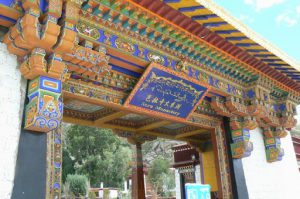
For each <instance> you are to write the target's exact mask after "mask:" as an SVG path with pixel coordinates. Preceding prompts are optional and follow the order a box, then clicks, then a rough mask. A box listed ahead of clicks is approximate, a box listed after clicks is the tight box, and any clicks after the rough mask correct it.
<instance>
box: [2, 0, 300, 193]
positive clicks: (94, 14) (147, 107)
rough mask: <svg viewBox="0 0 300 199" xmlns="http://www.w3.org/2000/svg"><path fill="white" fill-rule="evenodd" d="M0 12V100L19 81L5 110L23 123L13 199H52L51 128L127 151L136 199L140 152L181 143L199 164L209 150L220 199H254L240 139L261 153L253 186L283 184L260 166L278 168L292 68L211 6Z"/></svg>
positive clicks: (38, 0)
mask: <svg viewBox="0 0 300 199" xmlns="http://www.w3.org/2000/svg"><path fill="white" fill-rule="evenodd" d="M199 2H201V3H199ZM202 4H203V5H202ZM214 10H215V11H214ZM0 11H1V15H0V33H1V34H0V37H1V39H2V40H1V46H0V48H1V51H0V55H1V58H3V60H4V61H3V64H2V65H1V67H2V66H3V68H4V67H6V68H4V69H3V70H5V73H3V74H5V75H4V78H3V79H8V80H11V82H10V81H7V82H9V83H7V86H5V89H6V90H8V91H9V92H10V86H11V85H9V84H12V85H13V84H14V85H15V84H16V79H21V76H22V78H23V79H24V81H23V83H20V84H22V85H18V86H17V88H14V89H12V90H13V92H12V93H10V94H9V95H8V96H10V95H13V94H14V95H13V96H15V95H19V93H18V92H21V91H22V90H26V97H25V96H24V98H26V101H25V102H24V100H23V101H22V100H21V99H20V103H21V107H19V108H18V109H17V110H16V112H18V113H19V114H20V113H22V112H24V114H23V115H22V116H21V118H22V122H20V121H19V123H20V124H21V123H22V128H21V130H18V132H17V133H19V134H17V136H16V137H18V138H19V137H20V142H19V144H18V146H17V147H16V148H18V157H17V160H16V163H13V164H12V165H13V166H12V167H16V169H15V175H12V176H13V177H11V178H12V179H10V180H8V181H9V184H10V185H9V186H11V187H13V188H9V189H13V190H12V191H8V194H11V192H12V198H13V199H15V198H16V199H20V198H25V199H28V198H29V199H43V198H47V199H48V198H59V197H60V190H61V182H60V181H61V180H60V175H61V166H62V165H61V132H60V128H61V123H62V121H65V122H68V123H74V124H79V125H86V126H93V127H102V128H110V129H113V130H114V132H115V133H116V134H118V135H119V136H122V137H126V138H127V139H128V141H130V142H131V143H133V144H135V145H136V152H137V153H136V177H135V178H134V179H135V181H134V184H135V185H134V187H136V188H135V189H134V191H136V193H135V198H138V199H143V198H144V196H143V193H142V191H141V190H143V189H144V188H143V183H142V179H143V177H142V173H141V172H142V164H141V162H142V157H141V153H140V152H141V144H142V143H143V142H145V141H147V140H152V139H155V138H156V137H163V138H168V139H175V140H182V141H186V142H188V143H189V144H190V145H191V146H193V147H194V148H196V149H197V150H199V151H202V153H206V152H207V150H208V148H207V143H211V146H212V151H213V153H211V154H212V155H211V156H209V157H212V156H213V158H212V159H213V161H211V162H212V164H213V165H214V167H215V176H216V177H215V178H214V179H216V181H217V182H216V183H215V185H214V186H213V189H214V190H215V191H217V192H218V196H219V197H220V198H224V199H227V198H233V197H234V198H248V191H247V186H249V187H251V189H249V190H250V191H251V194H252V195H253V197H254V198H255V196H256V195H255V194H256V193H258V194H261V192H262V191H261V187H259V186H258V185H257V182H256V180H255V178H253V177H252V176H253V173H251V172H254V173H255V172H256V171H261V170H260V168H257V167H256V166H255V163H256V162H255V163H254V164H253V163H251V164H250V163H249V162H245V165H247V166H248V167H246V166H245V168H246V169H245V173H244V171H243V168H244V166H243V162H242V161H241V160H240V159H241V158H244V157H249V156H250V155H251V152H252V151H253V140H251V139H250V130H255V133H256V134H255V135H256V136H257V137H256V140H255V141H256V142H257V143H258V142H260V144H258V145H257V146H258V147H260V148H259V149H260V150H258V151H257V152H258V156H257V157H260V159H259V160H255V161H257V162H259V164H260V165H262V166H261V168H263V169H264V172H266V174H265V177H262V178H261V179H260V180H264V182H265V184H268V185H269V184H272V183H273V178H269V177H270V176H276V177H277V175H278V176H281V175H282V176H283V175H284V174H286V173H287V172H282V171H281V170H280V169H278V168H279V167H278V168H277V167H271V166H270V164H268V163H271V162H276V161H281V160H282V159H283V156H284V151H283V149H282V148H281V138H284V137H285V136H287V135H288V133H287V131H286V130H289V129H291V128H292V127H293V126H294V125H295V124H296V120H295V119H294V114H295V107H296V105H297V104H299V102H300V94H299V92H300V86H299V81H300V76H299V72H298V71H297V69H296V68H297V67H293V66H291V63H293V62H292V61H286V60H287V59H286V58H285V57H284V58H280V57H279V56H278V55H281V53H278V52H276V54H277V55H276V54H274V53H272V52H271V51H270V49H273V47H268V48H266V47H264V46H263V45H260V44H259V42H258V41H254V40H253V38H255V37H254V36H253V35H252V33H251V34H250V35H251V36H249V37H248V36H247V34H246V33H247V32H248V30H247V29H246V30H245V29H244V26H240V27H239V28H235V25H236V24H238V23H237V22H236V21H233V20H231V18H230V17H228V16H225V17H223V18H224V19H223V18H222V16H224V14H223V11H222V10H220V9H216V8H215V6H214V5H213V4H212V3H210V1H204V0H197V1H190V0H189V1H187V0H176V1H173V0H172V1H168V0H167V1H161V0H117V1H116V0H22V1H20V0H7V1H0ZM225 19H226V20H225ZM227 20H228V21H233V22H232V23H231V22H230V23H231V24H235V25H231V24H230V23H229V22H228V21H227ZM242 29H243V30H244V33H243V32H242V31H241V30H242ZM259 41H260V40H259ZM270 57H271V58H270ZM1 60H2V59H1ZM11 65H13V66H11ZM13 67H15V68H17V69H18V70H17V71H13V72H12V71H11V70H12V68H13ZM15 68H14V69H15ZM7 71H10V72H7ZM6 73H7V74H8V73H9V75H6ZM0 75H1V74H0ZM13 75H15V76H16V77H15V76H13ZM25 80H26V81H27V88H26V89H25V88H24V87H25V83H24V82H25ZM20 81H21V80H20ZM22 86H23V87H22ZM20 90H21V91H20ZM18 97H19V96H18ZM4 102H5V104H10V103H11V104H12V102H10V100H4ZM4 102H3V104H4ZM1 103H2V101H1ZM13 105H14V106H13V108H16V104H13ZM23 105H24V111H23ZM4 106H5V105H4ZM9 111H10V110H9ZM18 113H15V114H14V115H13V116H11V117H14V118H17V116H16V115H17V114H18ZM5 114H6V113H5ZM5 119H6V118H5ZM17 119H18V118H17ZM6 120H7V119H6ZM6 120H5V121H6ZM16 121H17V120H16ZM9 122H11V121H9ZM9 122H8V123H9ZM16 123H17V122H16ZM20 124H15V126H13V128H11V131H15V129H19V128H20ZM7 125H9V124H7ZM16 126H17V127H16ZM20 131H21V133H20ZM12 151H14V150H12ZM13 153H14V154H16V153H15V152H13ZM293 153H294V152H293ZM14 156H16V155H14ZM261 157H263V158H261ZM290 160H291V159H287V161H290ZM292 161H293V160H292ZM292 161H290V162H292ZM290 162H285V163H284V164H286V165H289V163H290ZM16 165H17V166H16ZM248 168H250V169H248ZM252 168H254V169H252ZM276 168H277V170H276ZM283 168H284V167H283ZM268 172H269V173H268ZM292 172H294V171H292ZM292 172H291V173H292ZM297 172H298V171H297ZM12 173H14V172H12ZM255 174H256V173H255ZM275 174H276V175H275ZM204 175H205V172H204ZM245 176H247V182H246V180H245V178H246V177H245ZM290 176H293V175H290ZM204 178H205V176H204ZM278 178H279V177H278ZM280 179H285V180H286V179H289V178H286V177H280ZM210 180H212V179H209V178H205V181H204V182H205V183H210ZM12 181H13V182H14V183H11V182H12ZM286 182H287V183H286ZM280 183H282V184H281V185H282V187H285V189H286V190H285V192H289V191H287V190H290V192H292V191H293V190H292V188H290V187H292V186H289V185H290V184H289V183H288V181H284V180H282V181H280ZM12 184H13V185H12ZM246 184H247V185H246ZM281 185H280V186H279V185H278V186H277V187H281ZM237 187H238V188H237ZM267 189H268V191H266V193H268V194H269V193H273V194H274V193H275V194H274V195H276V194H277V193H276V191H277V190H274V189H276V188H274V187H273V186H268V187H267ZM285 192H284V191H282V193H283V194H284V193H285ZM244 196H246V197H244ZM272 196H273V195H272ZM276 196H277V195H276ZM256 198H261V195H258V196H257V197H256Z"/></svg>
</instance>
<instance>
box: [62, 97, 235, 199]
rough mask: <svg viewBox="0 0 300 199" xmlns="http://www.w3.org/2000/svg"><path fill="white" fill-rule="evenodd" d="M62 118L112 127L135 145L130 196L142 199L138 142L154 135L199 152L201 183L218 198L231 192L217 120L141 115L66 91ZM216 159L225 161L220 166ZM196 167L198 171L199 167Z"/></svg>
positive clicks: (145, 140)
mask: <svg viewBox="0 0 300 199" xmlns="http://www.w3.org/2000/svg"><path fill="white" fill-rule="evenodd" d="M153 99H155V96H153ZM153 99H152V100H153ZM202 103H206V102H205V101H203V102H202ZM207 111H208V110H207ZM211 111H212V110H211ZM63 121H64V122H67V123H73V124H78V125H86V126H92V127H98V128H110V129H113V131H114V133H116V134H117V135H118V136H120V137H124V138H127V140H128V142H129V143H131V144H133V145H135V146H136V147H135V150H136V151H135V152H136V153H135V157H134V159H135V161H134V164H135V165H133V171H132V172H133V173H132V198H136V199H142V198H145V187H144V172H143V157H142V151H141V150H142V144H143V143H145V142H147V141H152V140H154V139H156V138H158V137H160V138H166V139H172V140H180V141H185V142H187V143H188V144H189V145H190V146H191V147H192V148H195V149H196V150H197V151H198V153H199V152H201V154H202V158H203V159H202V162H201V164H202V165H201V166H202V172H203V173H202V178H203V179H202V182H205V183H206V184H210V185H211V186H212V192H218V195H219V197H222V194H231V190H230V189H231V188H230V186H231V185H230V181H229V180H230V179H229V178H230V175H229V173H226V172H225V173H224V172H223V171H222V170H221V169H228V167H229V165H228V159H227V156H226V150H227V149H226V146H225V143H224V136H223V134H222V129H221V127H220V126H217V128H216V129H215V128H213V127H212V126H213V125H220V124H218V122H217V121H210V120H209V118H208V120H207V121H206V122H207V124H206V125H195V124H194V123H193V122H179V121H176V120H175V121H174V120H172V119H170V118H168V117H163V116H156V117H155V114H154V115H152V114H151V113H149V114H145V113H144V114H143V113H141V112H139V111H135V110H134V109H130V108H124V107H120V108H119V107H116V106H115V105H110V104H108V103H97V100H94V99H91V98H88V97H82V96H78V95H74V94H71V93H67V92H66V93H64V116H63ZM216 133H218V135H216ZM218 148H219V150H218ZM219 154H220V155H219ZM198 159H199V158H198ZM219 159H221V160H222V161H224V162H225V164H223V165H220V164H219ZM197 169H199V173H200V167H199V168H197ZM177 172H180V171H179V170H178V171H177ZM221 173H222V176H221ZM182 177H183V175H181V180H183V178H182ZM186 180H187V181H186V183H188V182H195V179H194V178H193V179H192V178H190V179H189V178H186ZM188 180H190V181H188ZM183 183H184V182H183ZM222 185H223V186H222Z"/></svg>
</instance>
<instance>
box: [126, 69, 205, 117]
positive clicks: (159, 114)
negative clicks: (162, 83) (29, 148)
mask: <svg viewBox="0 0 300 199" xmlns="http://www.w3.org/2000/svg"><path fill="white" fill-rule="evenodd" d="M153 68H156V69H158V70H161V71H163V72H165V73H168V74H170V75H172V76H176V77H178V78H180V79H183V80H185V81H188V82H191V83H193V84H196V85H198V86H202V87H205V88H206V91H204V93H203V94H202V96H201V98H200V99H199V101H198V102H197V103H196V104H195V105H194V107H193V109H192V110H191V111H190V112H189V113H188V115H187V117H185V118H183V117H176V116H173V115H170V114H167V113H162V112H159V111H156V110H151V109H147V108H143V107H140V106H136V105H132V104H130V102H131V100H132V99H133V98H134V96H135V94H136V93H137V92H138V90H139V89H140V88H141V86H142V84H143V83H144V81H145V80H146V78H147V77H148V75H149V73H150V72H151V71H152V69H153ZM210 89H211V86H210V85H209V84H207V83H203V82H200V80H197V79H194V78H192V77H189V76H187V75H186V74H185V73H182V72H178V71H174V70H172V69H170V68H166V67H164V66H161V65H159V64H157V63H151V64H150V65H149V66H148V67H147V69H146V70H145V72H144V73H143V75H142V76H141V78H140V79H139V81H138V83H137V84H136V85H135V87H134V89H133V90H132V91H131V93H130V94H129V96H128V97H127V99H126V101H125V103H124V107H127V108H130V109H132V110H133V111H135V112H139V113H144V114H147V115H150V116H156V117H159V118H162V119H169V120H173V121H176V122H187V121H188V119H189V118H190V116H191V114H193V113H194V111H195V110H196V108H197V106H199V104H200V103H201V102H202V100H203V99H204V97H205V96H207V93H208V92H209V91H210Z"/></svg>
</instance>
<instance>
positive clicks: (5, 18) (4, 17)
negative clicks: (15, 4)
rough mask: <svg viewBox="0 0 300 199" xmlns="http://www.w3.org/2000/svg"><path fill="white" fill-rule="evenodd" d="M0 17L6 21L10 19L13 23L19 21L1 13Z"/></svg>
mask: <svg viewBox="0 0 300 199" xmlns="http://www.w3.org/2000/svg"><path fill="white" fill-rule="evenodd" d="M0 19H3V20H5V21H9V22H12V23H16V22H17V21H16V20H14V19H12V18H9V17H6V16H3V15H0Z"/></svg>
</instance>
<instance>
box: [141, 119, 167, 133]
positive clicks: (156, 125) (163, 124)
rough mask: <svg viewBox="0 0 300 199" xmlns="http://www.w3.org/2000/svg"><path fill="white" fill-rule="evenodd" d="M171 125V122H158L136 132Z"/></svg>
mask: <svg viewBox="0 0 300 199" xmlns="http://www.w3.org/2000/svg"><path fill="white" fill-rule="evenodd" d="M171 123H172V122H170V121H165V120H163V121H158V122H154V123H152V124H148V125H145V126H142V127H140V128H138V129H137V130H136V131H148V130H151V129H155V128H159V127H161V126H165V125H169V124H171Z"/></svg>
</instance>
